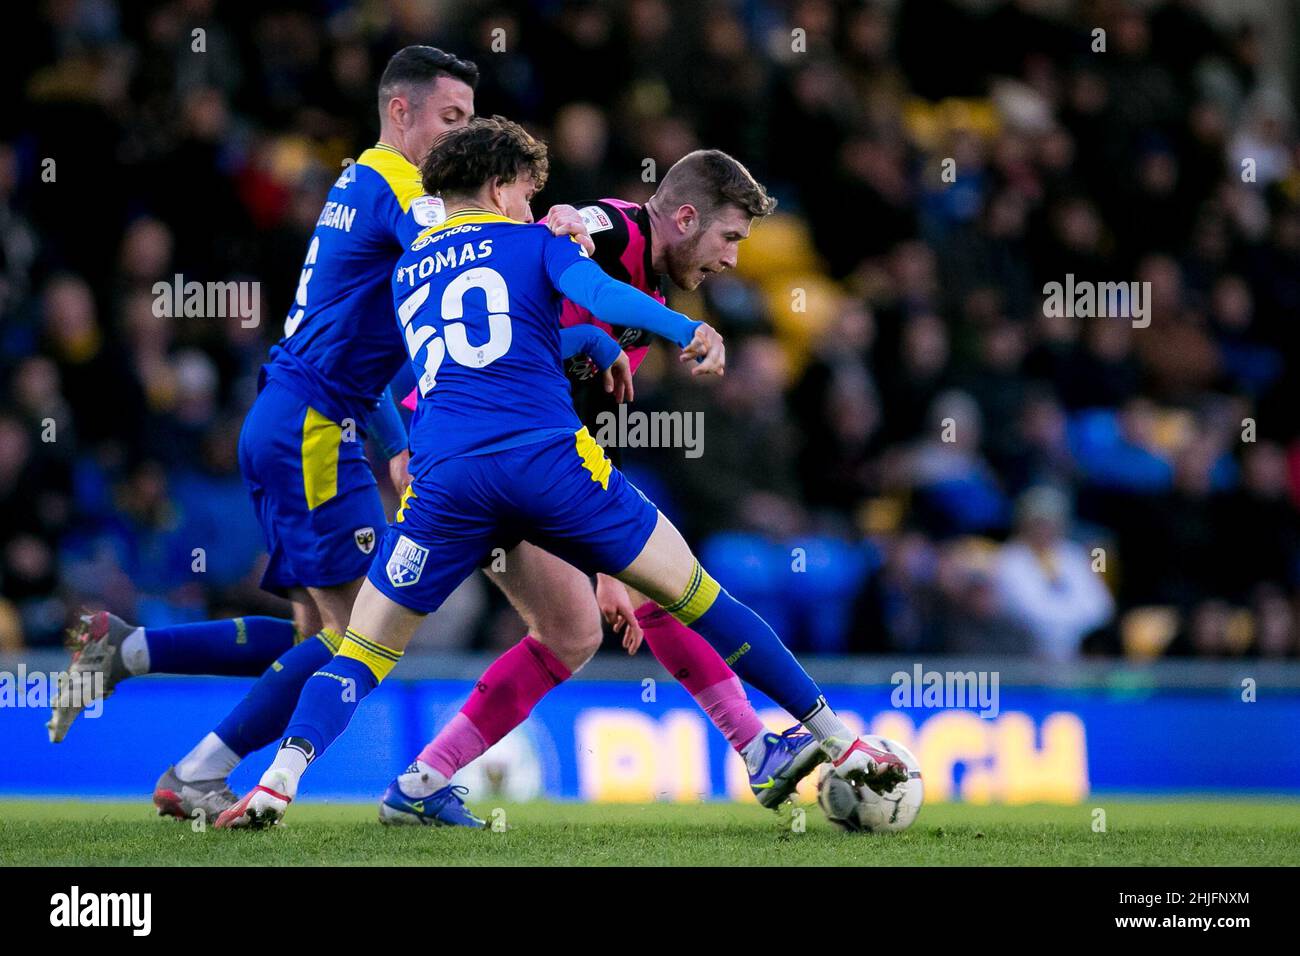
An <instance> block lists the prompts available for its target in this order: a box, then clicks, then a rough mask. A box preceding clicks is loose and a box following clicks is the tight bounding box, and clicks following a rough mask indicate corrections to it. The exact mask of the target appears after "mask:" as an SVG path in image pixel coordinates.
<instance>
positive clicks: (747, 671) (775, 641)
mask: <svg viewBox="0 0 1300 956" xmlns="http://www.w3.org/2000/svg"><path fill="white" fill-rule="evenodd" d="M664 610H666V611H668V612H669V613H670V614H672V615H673V616H674V617H676V618H677V620H679V621H681V622H682V623H683V624H685V625H686V626H687V627H689V628H690V629H691V630H693V631H695V633H696V634H699V635H700V637H702V638H704V639H705V640H706V641H708V642H709V643H710V644H711V645H712V646H713V649H714V650H716V651H717V652H718V653H719V654H720V655H722V659H723V660H724V661H726V662H727V666H728V667H730V668H731V669H732V670H733V671H735V672H736V675H737V676H738V677H739V678H740V679H741V680H743V681H745V682H746V683H749V684H752V685H753V686H754V687H757V688H758V689H759V690H761V691H762V692H763V693H764V694H766V695H767V696H768V697H771V698H772V700H774V701H776V703H777V704H778V705H780V706H781V707H783V708H785V709H786V710H787V711H788V712H789V713H790V714H791V715H793V716H794V717H795V719H797V720H800V721H802V720H803V719H804V717H806V716H808V715H810V714H812V713H813V712H814V711H816V710H817V709H818V708H819V707H820V706H821V704H822V702H821V690H819V689H818V687H817V684H816V683H815V682H814V681H813V679H812V678H811V677H809V676H808V673H807V671H805V670H804V669H803V668H802V667H801V666H800V665H799V662H798V661H797V660H795V658H794V655H793V654H791V653H790V651H789V650H788V649H787V648H786V646H785V645H784V644H782V643H781V639H780V638H779V637H777V636H776V632H775V631H773V630H772V628H770V627H769V626H768V624H767V622H766V621H764V620H763V619H762V618H761V617H759V616H758V615H757V614H755V613H754V612H753V611H751V610H750V609H749V608H747V607H745V605H743V604H741V603H740V602H739V601H737V600H736V599H735V598H733V597H732V596H731V595H730V594H728V593H727V592H726V591H725V590H724V589H723V588H722V587H720V586H719V585H718V582H716V581H714V580H713V578H711V577H709V575H708V573H707V572H706V571H705V570H704V569H703V568H702V567H700V564H699V562H698V561H697V562H696V563H695V569H694V572H693V573H692V575H691V583H690V585H688V586H687V588H686V591H685V592H684V593H683V594H682V596H681V597H680V598H678V599H677V600H676V601H674V602H673V603H672V604H668V605H665V606H664Z"/></svg>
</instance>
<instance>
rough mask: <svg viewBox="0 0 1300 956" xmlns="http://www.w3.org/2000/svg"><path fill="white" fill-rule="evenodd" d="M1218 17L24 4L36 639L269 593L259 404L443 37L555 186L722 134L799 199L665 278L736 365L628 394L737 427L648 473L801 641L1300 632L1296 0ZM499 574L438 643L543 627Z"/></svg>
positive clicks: (848, 1)
mask: <svg viewBox="0 0 1300 956" xmlns="http://www.w3.org/2000/svg"><path fill="white" fill-rule="evenodd" d="M1211 8H1213V9H1211ZM1220 8H1223V9H1222V10H1221V9H1220ZM1223 10H1226V11H1228V12H1229V13H1231V12H1232V10H1233V5H1232V4H1211V3H1203V2H1200V0H1156V2H1152V3H1144V4H1136V3H1126V2H1122V0H1098V2H1083V3H1072V2H1053V0H989V2H981V3H967V2H960V0H906V2H900V3H891V2H868V0H841V2H832V0H693V2H685V0H620V2H593V0H576V2H575V0H537V2H534V3H528V4H525V3H517V4H511V3H505V4H502V3H475V2H470V0H456V2H451V0H444V2H438V0H433V2H418V3H417V2H414V0H372V2H351V3H349V2H344V0H316V2H309V0H300V2H280V0H266V2H263V3H260V4H257V5H255V6H252V7H250V6H247V5H244V4H238V3H234V2H216V0H174V2H170V3H155V4H138V3H118V2H113V0H47V2H44V3H40V4H34V5H30V6H26V7H23V8H21V9H15V10H13V11H10V12H9V13H8V17H9V19H10V20H11V21H12V22H11V23H10V25H9V29H8V30H7V31H6V35H5V37H4V39H3V40H0V44H2V45H3V46H4V47H5V49H4V56H3V57H0V71H2V72H3V73H4V79H5V81H6V82H5V89H6V90H8V91H10V97H11V99H10V103H9V105H8V106H7V107H6V110H5V113H4V115H3V118H0V321H2V323H3V325H2V328H0V376H2V381H3V393H4V401H3V405H2V406H0V547H2V551H0V647H4V646H15V645H20V644H22V643H23V642H26V643H27V644H29V645H34V646H39V645H48V644H55V643H57V642H58V640H59V635H60V632H61V629H62V627H63V626H64V625H65V624H66V622H67V621H68V619H69V618H70V616H71V615H73V614H75V613H76V611H77V609H78V608H80V607H83V606H87V605H96V606H104V605H107V606H110V607H112V608H114V609H115V610H117V611H119V613H122V614H123V615H125V616H128V617H130V618H132V619H135V620H139V621H142V622H144V623H163V622H169V621H180V620H192V619H201V618H204V617H207V616H210V615H214V614H215V615H222V614H236V613H252V612H258V611H261V612H267V611H270V612H272V613H274V612H275V611H276V609H277V607H278V605H276V604H275V603H274V601H273V599H271V598H270V597H268V596H267V595H264V594H262V593H261V592H259V590H258V588H257V581H258V578H259V575H260V568H261V561H262V560H263V558H262V554H261V551H262V540H261V535H260V531H259V529H258V528H257V525H256V522H255V521H254V519H253V516H252V512H251V510H250V509H249V507H248V505H247V503H246V500H245V495H244V490H243V486H242V483H241V481H240V478H239V473H238V466H237V463H236V456H235V447H236V441H237V437H238V431H239V426H240V422H241V419H242V416H243V413H244V411H245V410H246V409H247V407H248V405H249V404H250V402H251V400H252V398H253V395H254V390H255V382H256V372H257V369H258V367H259V365H260V363H261V362H262V361H263V359H264V357H265V353H266V350H267V348H268V347H269V346H270V345H271V344H272V343H273V342H274V341H275V340H276V339H277V338H278V337H279V335H280V334H281V323H282V316H283V315H284V314H285V312H286V310H287V308H288V305H289V303H290V301H291V298H292V295H293V289H294V284H295V282H296V280H297V276H298V271H299V267H300V264H301V261H302V256H303V254H304V248H305V238H306V236H308V235H309V233H310V232H311V229H312V228H313V226H314V224H315V221H316V217H317V215H318V213H319V210H320V206H321V203H322V201H323V198H324V195H325V193H326V191H327V190H328V188H329V185H330V183H331V182H332V181H333V179H334V178H336V176H337V175H338V171H339V169H340V168H341V167H340V164H341V163H342V162H343V161H344V160H345V159H346V158H347V157H350V156H355V155H356V154H357V153H358V152H359V151H360V150H361V149H362V148H364V147H365V146H366V145H368V144H369V143H371V142H373V140H374V138H375V136H376V132H377V121H376V117H375V105H374V87H375V82H376V79H377V77H378V74H379V72H380V70H381V69H382V67H383V64H384V62H385V60H386V58H387V57H388V56H389V55H390V54H391V53H392V52H394V51H395V50H397V49H398V48H400V47H401V46H403V45H405V44H407V43H412V42H420V43H433V44H435V45H438V46H442V47H444V48H446V49H449V50H451V51H453V52H456V53H458V54H459V55H461V56H465V57H468V58H470V59H473V60H475V61H476V62H477V63H478V64H479V66H480V69H481V71H482V74H483V80H482V83H481V85H480V87H479V89H478V93H477V105H478V109H479V111H480V112H482V113H494V112H495V113H502V114H505V115H507V116H510V117H511V118H514V119H518V120H521V121H524V122H526V123H527V124H529V125H530V127H531V128H532V129H533V130H534V131H535V132H536V133H538V134H539V135H541V136H543V137H545V138H546V139H547V140H548V141H549V143H550V145H551V157H552V160H551V162H552V173H551V180H550V183H549V184H548V186H547V188H546V189H545V191H544V193H543V194H542V195H541V196H539V197H538V200H537V202H536V203H535V204H534V208H535V210H536V211H538V212H539V213H540V211H542V210H544V209H545V208H546V207H547V205H549V204H550V203H552V202H576V201H578V200H582V199H594V198H600V197H605V196H618V197H621V198H625V199H631V200H637V201H640V200H644V199H645V198H646V197H647V196H649V195H650V193H652V192H653V189H654V181H653V179H654V176H655V173H656V170H658V171H662V170H664V169H666V168H667V167H668V166H669V165H670V164H671V163H672V162H673V161H674V160H675V159H676V158H678V157H679V156H681V155H683V154H684V153H686V152H687V151H689V150H691V149H694V148H697V147H701V146H708V147H718V148H721V149H724V150H727V151H729V152H731V153H733V154H734V155H736V156H737V157H738V158H740V159H741V160H742V161H744V162H745V163H746V164H747V165H748V166H749V167H750V169H751V170H752V171H753V172H754V173H755V175H756V176H757V177H758V178H759V179H760V180H761V181H763V182H764V183H765V184H767V185H768V187H769V189H770V191H771V192H772V193H773V194H774V195H775V196H777V197H778V198H779V200H780V207H779V209H778V212H777V214H776V215H775V216H773V217H771V218H770V219H768V220H766V221H764V222H762V223H761V224H759V225H757V226H756V228H755V229H754V231H753V236H752V238H751V239H750V240H749V241H747V242H746V243H745V244H743V245H742V247H741V253H740V266H739V268H738V269H737V270H736V271H735V272H734V273H731V274H727V275H724V276H721V277H715V278H713V279H710V280H709V281H708V282H706V283H705V285H704V286H702V287H701V289H700V290H698V291H697V292H695V293H691V294H684V293H680V292H677V291H675V290H674V291H671V292H670V301H671V302H672V304H673V305H674V306H675V307H677V308H679V309H681V310H683V311H686V312H688V313H689V314H692V315H694V316H696V317H699V318H706V319H708V320H709V321H711V322H713V323H714V324H715V325H716V326H717V327H718V328H719V329H720V330H721V331H722V332H723V333H724V335H726V337H727V342H728V350H729V360H730V361H729V367H728V374H727V376H726V377H725V379H723V380H721V381H719V382H717V383H716V384H715V385H712V386H701V385H700V384H699V383H698V382H695V381H692V380H690V379H689V378H687V377H686V376H684V375H683V374H682V373H681V371H680V370H679V369H678V368H677V367H676V363H675V362H674V361H672V360H671V356H669V355H668V354H667V353H662V352H657V353H652V354H651V356H650V358H649V359H648V360H647V361H646V363H645V364H644V365H643V368H642V371H641V372H639V373H638V378H639V380H640V382H641V384H640V385H639V387H638V396H637V406H636V407H637V408H640V409H643V410H646V411H655V410H662V411H700V412H703V414H704V418H703V421H704V426H705V428H704V451H703V454H702V455H700V456H699V457H698V458H689V457H687V456H686V455H684V454H683V453H682V451H681V450H680V449H668V448H660V449H640V450H631V451H629V452H627V455H626V460H627V470H628V472H629V474H630V475H632V476H633V478H634V480H635V481H636V482H637V483H638V485H639V486H640V487H642V488H643V489H644V490H645V491H646V493H647V494H648V495H649V496H650V497H651V498H653V499H655V500H656V501H657V502H658V503H659V504H660V505H661V506H662V507H663V508H664V510H665V511H666V512H667V513H668V514H669V515H670V516H672V517H673V518H674V520H676V521H677V522H678V523H679V524H680V526H681V527H682V528H683V530H684V531H685V532H686V533H687V535H688V537H689V538H690V539H691V540H693V541H694V542H696V543H697V545H698V546H699V548H700V551H701V555H702V559H703V560H704V563H705V564H706V565H707V566H708V567H710V569H711V570H712V571H713V573H714V575H715V576H716V577H718V578H719V579H720V580H721V581H722V582H723V583H724V584H725V585H727V586H728V587H729V588H730V589H731V590H732V591H733V592H735V593H736V594H737V595H738V596H739V597H741V598H742V599H745V600H748V601H750V602H751V603H753V604H754V605H755V607H756V608H757V609H759V610H760V611H761V612H762V613H763V614H765V615H766V616H768V617H769V618H770V619H771V620H772V621H773V623H774V624H775V625H776V626H777V628H778V630H779V631H780V632H781V633H782V634H783V635H785V636H786V637H787V639H788V642H789V643H790V644H791V645H792V646H794V647H795V648H797V649H799V650H801V651H814V652H825V653H861V652H871V653H886V652H900V653H908V654H911V653H962V654H966V653H970V654H979V653H995V654H1025V655H1035V656H1039V657H1044V658H1048V659H1052V660H1066V659H1070V658H1074V657H1077V656H1079V655H1083V654H1098V655H1118V654H1127V655H1129V656H1132V657H1139V658H1143V657H1156V656H1161V655H1198V656H1206V657H1222V656H1237V655H1261V656H1269V657H1296V656H1300V636H1298V635H1300V628H1298V627H1297V616H1298V614H1300V588H1298V585H1300V533H1298V532H1300V523H1298V522H1297V510H1296V509H1297V504H1298V503H1300V427H1297V418H1296V416H1295V415H1294V414H1293V412H1292V410H1293V408H1295V406H1296V401H1297V398H1300V396H1297V395H1296V394H1295V392H1296V383H1297V379H1296V377H1295V376H1294V374H1291V373H1292V371H1293V370H1294V369H1295V368H1296V367H1297V363H1298V362H1300V333H1297V332H1296V331H1295V330H1294V329H1295V327H1294V326H1293V325H1292V319H1293V317H1294V315H1295V314H1296V311H1297V309H1300V150H1298V149H1297V146H1298V144H1300V140H1298V139H1297V131H1296V129H1295V126H1294V117H1293V110H1292V106H1291V100H1290V93H1289V84H1288V83H1287V82H1286V77H1285V75H1284V74H1283V73H1282V72H1281V68H1282V67H1283V66H1284V65H1283V64H1276V63H1271V62H1270V61H1269V59H1268V57H1267V56H1266V55H1265V47H1266V44H1265V42H1264V39H1265V37H1264V35H1263V34H1264V31H1265V29H1266V27H1265V26H1264V25H1261V24H1260V23H1256V22H1251V21H1249V20H1246V19H1240V20H1237V21H1235V22H1233V21H1227V22H1225V21H1223V20H1220V19H1217V18H1216V16H1217V15H1218V14H1220V13H1222V12H1223ZM1212 14H1213V15H1214V16H1212ZM196 31H197V32H196ZM1098 31H1101V32H1100V33H1099V32H1098ZM1099 44H1100V46H1099ZM200 46H201V49H198V47H200ZM177 274H180V275H183V276H184V279H185V280H186V281H189V280H197V281H200V282H203V281H208V280H212V281H228V280H245V281H252V280H255V281H257V282H258V283H260V286H259V289H260V295H261V309H260V312H261V315H262V316H263V321H262V322H261V323H260V325H259V326H258V327H255V328H245V327H244V325H245V324H244V323H242V322H241V321H240V319H239V318H238V317H231V318H226V319H217V318H188V319H187V318H160V317H158V315H157V314H156V313H157V311H158V310H157V309H155V307H154V304H155V295H154V293H153V287H154V284H155V283H156V282H159V281H164V282H169V283H170V282H171V281H172V277H173V276H174V275H177ZM1067 275H1072V276H1073V277H1074V278H1075V280H1078V281H1092V282H1142V283H1149V284H1150V285H1149V289H1150V296H1149V302H1148V303H1147V308H1148V315H1147V319H1149V324H1146V325H1143V323H1136V324H1135V323H1134V322H1132V321H1130V320H1129V319H1127V318H1115V317H1110V318H1073V317H1069V316H1068V315H1065V316H1063V315H1059V314H1056V313H1055V312H1053V310H1050V309H1045V308H1044V286H1045V284H1047V283H1051V282H1065V281H1066V277H1067ZM472 586H474V587H478V588H480V589H482V590H483V591H484V592H485V593H484V594H479V595H478V597H477V598H475V599H474V601H471V602H470V606H471V607H473V608H476V609H477V610H476V611H475V612H474V613H471V614H468V615H466V616H465V617H464V623H463V625H462V626H458V627H457V628H455V629H454V633H453V634H452V635H451V636H450V637H449V638H446V639H444V640H443V643H444V644H454V645H456V644H458V645H461V646H476V645H482V644H485V643H486V644H491V643H493V642H496V641H498V640H505V639H509V640H514V639H517V637H518V634H517V633H515V632H514V631H512V630H511V624H510V622H509V620H508V619H507V618H505V617H503V614H504V613H505V612H504V611H502V609H501V607H500V602H499V599H498V598H496V597H494V596H492V595H491V593H490V590H489V589H486V588H484V587H483V585H482V582H481V581H480V582H477V584H475V585H472ZM475 602H477V603H475Z"/></svg>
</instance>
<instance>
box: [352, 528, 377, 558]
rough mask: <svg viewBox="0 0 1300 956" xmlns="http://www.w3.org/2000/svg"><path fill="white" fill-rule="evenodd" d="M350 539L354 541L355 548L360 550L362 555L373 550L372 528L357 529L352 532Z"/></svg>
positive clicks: (373, 530)
mask: <svg viewBox="0 0 1300 956" xmlns="http://www.w3.org/2000/svg"><path fill="white" fill-rule="evenodd" d="M352 537H353V538H355V539H356V542H357V547H358V548H360V549H361V553H362V554H369V553H370V552H371V551H373V550H375V529H374V528H358V529H357V530H356V531H353V532H352Z"/></svg>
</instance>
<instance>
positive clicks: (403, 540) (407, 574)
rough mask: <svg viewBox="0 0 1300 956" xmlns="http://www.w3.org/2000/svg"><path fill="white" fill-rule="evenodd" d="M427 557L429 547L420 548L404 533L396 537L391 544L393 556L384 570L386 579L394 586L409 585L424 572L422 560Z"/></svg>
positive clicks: (402, 586)
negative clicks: (386, 574)
mask: <svg viewBox="0 0 1300 956" xmlns="http://www.w3.org/2000/svg"><path fill="white" fill-rule="evenodd" d="M428 557H429V549H428V548H422V547H420V546H419V545H418V544H416V543H415V542H414V541H412V540H411V539H410V538H408V537H407V536H406V535H402V536H401V537H399V538H398V539H397V544H396V545H394V546H393V556H392V557H391V558H389V559H388V565H387V567H386V568H385V570H386V571H387V572H388V580H389V581H390V582H391V583H392V585H393V587H395V588H404V587H409V586H410V585H412V584H414V583H415V582H416V581H419V580H420V575H421V574H423V573H424V562H425V559H426V558H428Z"/></svg>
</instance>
